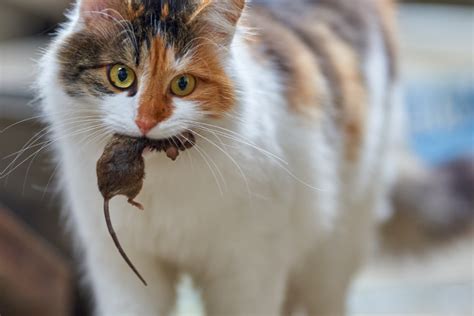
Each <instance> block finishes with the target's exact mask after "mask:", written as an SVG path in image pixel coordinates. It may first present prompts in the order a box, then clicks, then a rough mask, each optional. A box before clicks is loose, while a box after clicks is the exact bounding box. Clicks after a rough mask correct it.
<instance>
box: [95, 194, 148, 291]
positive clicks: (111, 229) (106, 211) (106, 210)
mask: <svg viewBox="0 0 474 316" xmlns="http://www.w3.org/2000/svg"><path fill="white" fill-rule="evenodd" d="M109 202H110V199H104V216H105V221H106V223H107V229H108V230H109V234H110V236H111V237H112V240H113V241H114V244H115V247H116V248H117V250H118V251H119V252H120V255H121V256H122V258H123V259H124V260H125V262H126V263H127V264H128V266H129V267H130V268H131V269H132V270H133V272H134V273H135V274H136V275H137V277H138V278H139V279H140V280H141V281H142V282H143V284H144V285H145V286H147V283H146V281H145V279H144V278H143V277H142V276H141V274H140V272H138V270H137V268H135V266H134V265H133V263H132V261H131V260H130V259H129V258H128V256H127V254H126V253H125V251H124V250H123V247H122V245H121V244H120V241H119V240H118V237H117V234H116V233H115V230H114V227H113V225H112V221H111V220H110V210H109Z"/></svg>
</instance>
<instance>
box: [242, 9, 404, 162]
mask: <svg viewBox="0 0 474 316" xmlns="http://www.w3.org/2000/svg"><path fill="white" fill-rule="evenodd" d="M394 18H395V1H394V0H294V1H285V0H254V1H252V2H251V4H250V6H249V9H248V14H247V25H248V26H249V28H250V30H251V31H250V32H249V33H250V34H251V35H250V36H249V39H248V43H249V47H250V48H251V50H252V52H253V54H254V56H255V58H256V59H257V60H258V61H259V63H261V64H266V65H267V66H269V67H270V68H271V69H273V70H274V71H275V74H276V75H277V77H278V80H279V82H281V83H282V89H283V94H284V98H285V99H286V100H287V101H288V102H287V103H288V105H289V107H290V108H291V109H292V110H296V112H297V113H298V112H299V113H303V114H304V115H306V116H307V115H313V114H314V113H316V114H317V113H320V112H325V113H328V112H329V111H330V112H332V114H331V116H332V119H333V122H334V125H336V126H337V127H338V128H337V129H338V130H339V131H342V133H343V135H342V138H343V139H345V143H346V144H347V146H346V150H347V157H350V158H355V157H356V156H357V152H360V145H361V143H362V142H363V140H364V138H365V137H366V135H364V133H365V131H366V130H367V124H366V123H367V122H366V119H367V117H368V116H370V113H369V112H370V108H371V107H372V108H373V107H374V106H376V105H380V103H382V98H381V96H382V95H383V94H385V93H387V91H388V90H389V89H388V87H390V86H392V85H393V84H394V83H395V82H396V78H397V58H396V51H397V49H396V41H395V35H394V33H395V32H394V30H395V26H394V24H395V23H394Z"/></svg>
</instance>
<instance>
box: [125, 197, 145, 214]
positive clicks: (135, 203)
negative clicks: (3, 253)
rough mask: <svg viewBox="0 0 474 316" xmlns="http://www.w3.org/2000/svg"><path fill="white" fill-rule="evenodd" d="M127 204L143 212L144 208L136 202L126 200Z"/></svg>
mask: <svg viewBox="0 0 474 316" xmlns="http://www.w3.org/2000/svg"><path fill="white" fill-rule="evenodd" d="M128 203H130V204H132V205H133V206H135V207H136V208H138V209H139V210H142V211H143V210H145V208H144V207H143V205H141V204H140V203H138V202H135V201H134V200H133V199H128Z"/></svg>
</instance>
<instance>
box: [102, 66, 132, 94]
mask: <svg viewBox="0 0 474 316" xmlns="http://www.w3.org/2000/svg"><path fill="white" fill-rule="evenodd" d="M108 77H109V81H110V83H111V84H112V85H113V86H114V87H116V88H118V89H120V90H127V89H130V88H131V87H132V86H133V85H134V84H135V80H136V79H137V77H136V75H135V72H134V71H133V70H132V69H131V68H130V67H128V66H125V65H120V64H117V65H114V66H111V67H109V68H108Z"/></svg>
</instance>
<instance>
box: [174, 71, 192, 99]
mask: <svg viewBox="0 0 474 316" xmlns="http://www.w3.org/2000/svg"><path fill="white" fill-rule="evenodd" d="M195 88H196V78H195V77H194V76H192V75H179V76H177V77H175V78H174V79H173V81H171V92H172V93H173V94H174V95H176V96H178V97H186V96H188V95H190V94H191V93H193V92H194V89H195Z"/></svg>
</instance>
